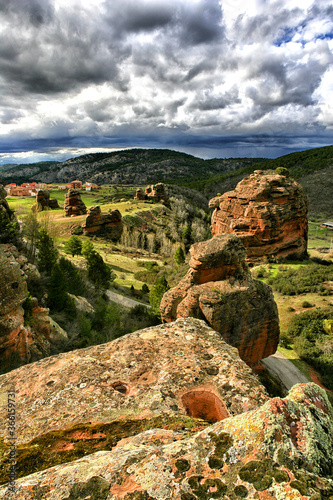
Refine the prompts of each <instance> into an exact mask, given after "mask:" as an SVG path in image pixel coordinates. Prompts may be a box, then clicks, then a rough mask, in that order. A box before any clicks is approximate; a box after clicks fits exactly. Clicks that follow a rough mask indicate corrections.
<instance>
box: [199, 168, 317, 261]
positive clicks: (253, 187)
mask: <svg viewBox="0 0 333 500" xmlns="http://www.w3.org/2000/svg"><path fill="white" fill-rule="evenodd" d="M209 206H210V208H213V209H214V212H213V215H212V234H213V236H215V235H217V234H223V233H234V234H236V235H237V236H238V237H239V238H241V239H242V241H243V243H244V245H245V247H246V251H247V261H249V262H255V261H257V260H260V259H262V258H263V257H271V256H274V257H277V258H280V257H283V258H285V257H293V258H297V259H302V258H304V257H305V256H306V255H307V211H308V201H307V198H306V196H305V194H304V193H303V190H302V188H301V186H300V185H299V184H298V183H297V182H295V181H294V180H292V179H289V178H287V177H285V176H283V175H277V174H264V173H263V172H262V171H261V170H256V171H255V172H254V174H252V175H250V176H249V177H245V178H244V179H243V180H242V181H241V182H239V183H238V184H237V186H236V189H235V190H234V191H229V192H227V193H224V194H223V195H222V196H220V197H216V198H213V199H212V200H211V201H210V203H209Z"/></svg>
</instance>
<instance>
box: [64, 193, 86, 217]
mask: <svg viewBox="0 0 333 500" xmlns="http://www.w3.org/2000/svg"><path fill="white" fill-rule="evenodd" d="M64 209H65V216H66V217H70V216H75V215H83V214H86V213H87V208H86V206H85V204H84V203H83V201H82V200H81V194H80V191H79V190H77V189H69V190H68V191H67V193H66V197H65V204H64Z"/></svg>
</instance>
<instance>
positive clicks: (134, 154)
mask: <svg viewBox="0 0 333 500" xmlns="http://www.w3.org/2000/svg"><path fill="white" fill-rule="evenodd" d="M276 167H286V168H288V170H289V172H290V175H291V176H292V177H293V178H295V179H296V180H298V181H299V182H300V184H301V185H302V186H303V188H304V190H305V192H306V194H307V195H308V197H309V200H310V213H311V214H312V215H316V216H325V217H333V196H332V193H333V146H325V147H321V148H314V149H308V150H305V151H301V152H297V153H290V154H288V155H285V156H281V157H279V158H276V159H272V160H270V159H265V158H214V159H209V160H203V159H202V158H197V157H195V156H191V155H189V154H186V153H180V152H178V151H173V150H168V149H127V150H120V151H114V152H112V153H92V154H86V155H83V156H78V157H76V158H71V159H69V160H66V161H65V162H62V163H59V162H39V163H31V164H21V165H15V166H13V165H3V166H0V183H1V182H2V183H3V184H7V183H9V182H16V183H22V182H27V181H31V180H35V181H40V182H46V183H61V182H70V181H72V180H74V179H80V180H81V181H89V182H94V183H96V184H132V185H136V186H140V185H146V184H153V183H156V182H165V183H167V184H177V185H179V186H186V187H187V188H191V189H194V190H196V191H200V192H201V194H203V195H204V196H205V197H206V198H207V202H208V200H209V199H210V198H212V197H214V196H216V194H217V193H224V192H226V191H230V190H232V189H234V188H235V186H236V184H237V183H238V182H239V181H240V180H241V179H242V178H243V177H245V176H247V175H248V174H250V173H252V172H253V171H254V170H275V169H276Z"/></svg>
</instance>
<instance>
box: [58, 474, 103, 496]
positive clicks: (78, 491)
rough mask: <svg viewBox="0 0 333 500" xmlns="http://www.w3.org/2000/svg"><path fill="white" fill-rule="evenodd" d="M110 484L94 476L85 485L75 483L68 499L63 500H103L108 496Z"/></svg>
mask: <svg viewBox="0 0 333 500" xmlns="http://www.w3.org/2000/svg"><path fill="white" fill-rule="evenodd" d="M109 489H110V483H109V482H108V481H106V479H104V478H102V477H98V476H94V477H92V478H90V479H89V481H88V482H86V483H75V484H74V485H73V486H72V488H71V490H70V494H69V497H67V498H64V499H63V500H79V499H82V500H83V499H85V498H90V500H105V499H106V498H107V496H108V493H109Z"/></svg>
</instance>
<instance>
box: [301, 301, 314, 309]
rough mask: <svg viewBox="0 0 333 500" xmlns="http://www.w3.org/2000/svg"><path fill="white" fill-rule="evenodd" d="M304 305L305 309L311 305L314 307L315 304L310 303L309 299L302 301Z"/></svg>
mask: <svg viewBox="0 0 333 500" xmlns="http://www.w3.org/2000/svg"><path fill="white" fill-rule="evenodd" d="M302 307H304V309H309V308H310V307H313V304H310V302H308V301H307V300H304V301H303V302H302Z"/></svg>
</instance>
